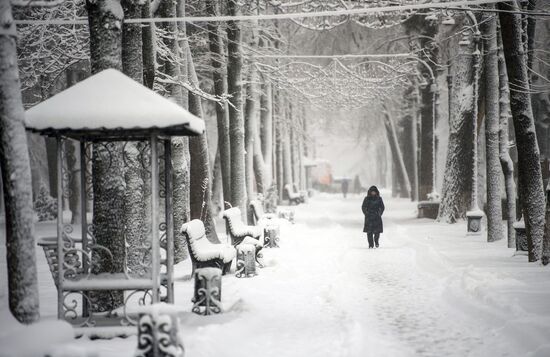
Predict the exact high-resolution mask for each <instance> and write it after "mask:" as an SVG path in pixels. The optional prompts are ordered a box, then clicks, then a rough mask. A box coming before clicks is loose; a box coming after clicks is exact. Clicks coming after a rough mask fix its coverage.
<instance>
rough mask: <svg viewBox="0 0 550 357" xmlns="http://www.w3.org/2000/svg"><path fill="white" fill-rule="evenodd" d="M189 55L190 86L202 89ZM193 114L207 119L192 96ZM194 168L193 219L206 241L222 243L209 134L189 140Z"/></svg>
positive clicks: (192, 170) (191, 106)
mask: <svg viewBox="0 0 550 357" xmlns="http://www.w3.org/2000/svg"><path fill="white" fill-rule="evenodd" d="M185 53H186V54H187V69H188V72H187V73H188V75H189V80H190V82H191V83H192V84H193V85H194V86H195V87H197V88H198V86H199V80H198V78H197V74H196V72H195V65H194V63H193V58H192V57H191V50H190V48H189V47H187V48H186V49H185ZM189 111H190V112H191V113H192V114H194V115H195V116H197V117H199V118H204V115H203V111H202V104H201V99H200V97H199V96H198V95H196V94H194V93H192V92H189ZM189 153H190V158H191V167H190V185H189V191H190V199H191V202H190V203H191V206H190V207H191V219H200V220H202V221H203V222H204V227H205V229H206V237H207V238H208V240H209V241H211V242H215V243H219V242H220V241H219V239H218V235H217V233H216V224H215V222H214V215H213V214H212V200H211V199H212V195H211V192H212V180H211V176H210V155H209V154H208V141H207V135H206V132H205V133H204V134H202V135H200V136H192V137H191V138H189Z"/></svg>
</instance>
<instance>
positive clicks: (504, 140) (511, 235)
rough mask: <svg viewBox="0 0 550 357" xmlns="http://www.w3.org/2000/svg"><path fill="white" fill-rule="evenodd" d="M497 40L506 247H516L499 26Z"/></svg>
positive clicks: (507, 106)
mask: <svg viewBox="0 0 550 357" xmlns="http://www.w3.org/2000/svg"><path fill="white" fill-rule="evenodd" d="M497 40H498V72H499V91H500V97H499V105H500V108H499V123H500V128H499V157H500V166H502V172H503V174H504V188H505V191H506V223H507V227H508V230H507V237H508V248H515V247H516V232H515V230H514V222H515V220H516V182H515V181H514V162H513V161H512V157H511V156H510V142H509V138H508V136H509V127H508V126H509V122H510V118H511V117H512V115H511V114H510V91H509V89H508V74H507V73H506V62H505V60H504V53H503V51H502V37H501V35H500V27H499V31H498V34H497Z"/></svg>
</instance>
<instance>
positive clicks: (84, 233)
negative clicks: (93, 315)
mask: <svg viewBox="0 0 550 357" xmlns="http://www.w3.org/2000/svg"><path fill="white" fill-rule="evenodd" d="M86 169H87V162H86V141H85V139H83V138H81V139H80V192H79V194H80V222H81V223H80V225H81V231H80V232H81V241H82V243H81V244H82V252H83V256H82V268H83V270H84V271H88V267H89V263H90V262H89V261H88V259H89V258H91V254H90V256H88V257H86V256H84V254H88V253H89V252H88V219H87V218H88V217H87V212H86V207H87V199H88V197H87V195H86V188H87V187H86ZM88 309H89V306H88V299H85V298H83V299H82V316H84V317H88V315H89V311H88Z"/></svg>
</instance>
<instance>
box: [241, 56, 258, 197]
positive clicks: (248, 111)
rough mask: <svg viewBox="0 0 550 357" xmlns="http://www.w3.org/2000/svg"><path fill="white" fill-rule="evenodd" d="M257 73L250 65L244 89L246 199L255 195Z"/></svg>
mask: <svg viewBox="0 0 550 357" xmlns="http://www.w3.org/2000/svg"><path fill="white" fill-rule="evenodd" d="M257 81H258V73H257V70H256V68H255V67H254V66H251V67H250V74H249V77H248V84H247V89H246V104H245V118H244V119H245V132H244V138H245V140H244V141H245V165H246V166H245V168H246V169H245V173H246V192H247V195H248V199H249V200H251V199H253V198H254V196H255V187H254V140H256V126H257V123H258V119H257V118H258V102H259V98H258V90H257V84H256V82H257Z"/></svg>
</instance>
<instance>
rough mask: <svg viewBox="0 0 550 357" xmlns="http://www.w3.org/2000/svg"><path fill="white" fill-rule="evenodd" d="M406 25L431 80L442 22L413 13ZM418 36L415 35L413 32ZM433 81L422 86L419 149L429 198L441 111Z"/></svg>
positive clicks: (423, 189) (422, 194) (423, 194)
mask: <svg viewBox="0 0 550 357" xmlns="http://www.w3.org/2000/svg"><path fill="white" fill-rule="evenodd" d="M405 26H406V29H407V31H408V32H409V33H411V32H412V33H413V34H418V38H419V40H418V46H419V47H420V48H422V49H424V51H423V52H422V54H423V56H424V60H425V61H426V62H427V63H428V65H429V66H430V68H431V71H430V69H428V68H427V67H426V66H424V65H420V64H419V71H420V73H421V74H422V76H423V77H424V78H426V80H427V81H431V78H430V77H431V75H432V73H433V74H434V75H435V73H436V70H437V64H438V63H439V47H438V46H434V45H433V44H432V43H431V42H432V41H433V40H432V39H433V38H434V37H435V36H436V35H437V32H438V23H437V21H431V20H427V19H425V17H424V16H416V17H413V19H411V20H410V21H407V22H406V23H405ZM413 36H414V35H413ZM431 84H433V83H431V82H430V83H429V84H428V85H426V86H425V87H424V88H421V89H420V100H421V102H420V104H421V105H420V121H421V127H422V131H421V132H420V133H419V134H420V137H419V139H420V143H419V144H420V153H419V157H418V160H419V165H420V167H419V170H418V184H419V200H425V199H426V198H427V196H428V195H429V194H430V193H431V192H432V191H434V190H435V189H434V185H435V182H433V180H434V175H433V173H434V171H433V169H434V166H433V165H435V162H434V160H433V159H434V155H433V154H434V152H433V151H434V150H435V148H434V147H433V133H434V130H435V128H434V123H435V122H436V120H437V118H434V116H436V114H437V112H436V110H435V108H434V106H435V105H436V103H435V99H436V98H434V92H433V89H434V88H433V87H432V86H431Z"/></svg>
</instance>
